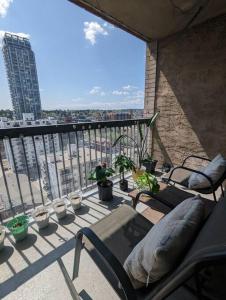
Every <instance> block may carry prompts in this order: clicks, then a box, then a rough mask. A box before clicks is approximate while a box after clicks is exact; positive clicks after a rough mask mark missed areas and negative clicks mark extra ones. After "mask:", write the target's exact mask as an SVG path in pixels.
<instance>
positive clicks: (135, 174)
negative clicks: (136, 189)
mask: <svg viewBox="0 0 226 300" xmlns="http://www.w3.org/2000/svg"><path fill="white" fill-rule="evenodd" d="M144 172H145V170H144V169H139V168H136V171H132V177H133V180H134V181H136V180H137V178H138V177H139V176H140V175H142V174H144Z"/></svg>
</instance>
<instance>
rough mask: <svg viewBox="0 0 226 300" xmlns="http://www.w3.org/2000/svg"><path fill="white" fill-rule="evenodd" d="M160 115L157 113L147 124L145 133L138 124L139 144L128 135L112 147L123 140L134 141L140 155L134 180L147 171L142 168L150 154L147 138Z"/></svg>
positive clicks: (120, 138)
mask: <svg viewBox="0 0 226 300" xmlns="http://www.w3.org/2000/svg"><path fill="white" fill-rule="evenodd" d="M158 115H159V112H157V113H155V114H154V116H152V117H151V118H150V120H149V121H148V123H147V126H146V128H145V132H144V133H143V131H142V127H141V124H140V123H139V122H138V124H137V127H138V134H139V142H137V141H136V140H135V139H134V138H132V137H131V136H129V135H127V134H122V135H120V136H119V137H118V138H117V139H116V140H115V142H114V143H113V145H112V146H113V147H114V146H116V145H117V144H118V143H119V142H120V141H121V140H124V139H129V140H131V141H132V143H133V145H134V147H135V148H136V150H137V154H138V165H137V167H136V168H135V170H134V171H133V179H134V180H136V179H137V177H138V176H139V175H141V174H143V173H144V171H145V168H143V169H142V166H143V161H144V160H145V158H146V157H147V153H148V147H147V138H148V135H149V132H150V129H151V128H153V127H154V125H155V122H156V119H157V117H158Z"/></svg>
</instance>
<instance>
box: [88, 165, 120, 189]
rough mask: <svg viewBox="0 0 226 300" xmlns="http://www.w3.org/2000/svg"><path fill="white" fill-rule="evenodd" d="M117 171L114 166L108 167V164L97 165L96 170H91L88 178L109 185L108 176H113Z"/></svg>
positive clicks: (102, 184)
mask: <svg viewBox="0 0 226 300" xmlns="http://www.w3.org/2000/svg"><path fill="white" fill-rule="evenodd" d="M114 173H115V171H114V170H113V169H112V168H107V166H106V164H105V163H104V164H102V165H100V166H96V168H95V170H94V171H92V172H90V174H89V177H88V179H89V180H93V181H97V182H98V183H100V184H101V186H108V179H107V178H108V177H110V176H112V175H113V174H114Z"/></svg>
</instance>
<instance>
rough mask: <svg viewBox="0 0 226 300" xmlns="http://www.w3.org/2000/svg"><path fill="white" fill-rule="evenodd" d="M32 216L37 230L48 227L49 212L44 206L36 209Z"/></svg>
mask: <svg viewBox="0 0 226 300" xmlns="http://www.w3.org/2000/svg"><path fill="white" fill-rule="evenodd" d="M32 216H33V219H34V220H35V222H36V223H37V225H38V228H39V229H42V228H45V227H47V226H48V225H49V211H48V209H47V208H45V207H44V206H43V207H37V208H36V209H35V211H34V213H33V215H32Z"/></svg>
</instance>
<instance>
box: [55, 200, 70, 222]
mask: <svg viewBox="0 0 226 300" xmlns="http://www.w3.org/2000/svg"><path fill="white" fill-rule="evenodd" d="M53 209H54V211H55V213H56V216H57V219H58V220H60V219H63V218H64V217H66V215H67V207H66V203H65V202H64V200H63V199H57V200H55V201H54V204H53Z"/></svg>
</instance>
